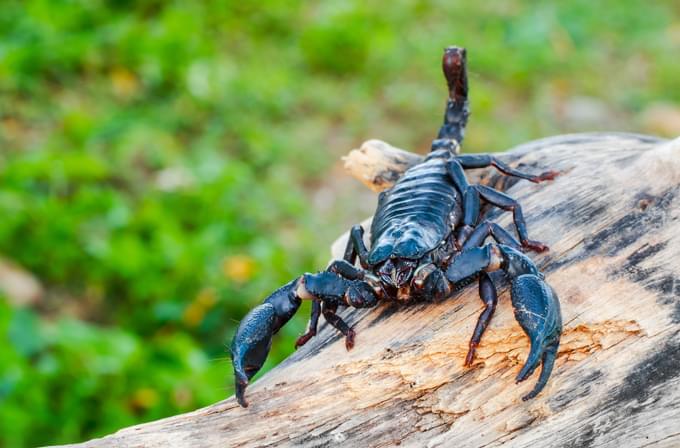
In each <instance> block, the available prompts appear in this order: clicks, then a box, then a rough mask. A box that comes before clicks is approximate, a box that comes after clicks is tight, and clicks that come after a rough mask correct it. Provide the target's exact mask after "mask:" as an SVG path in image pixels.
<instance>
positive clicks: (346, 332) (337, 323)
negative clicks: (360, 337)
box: [323, 303, 356, 350]
mask: <svg viewBox="0 0 680 448" xmlns="http://www.w3.org/2000/svg"><path fill="white" fill-rule="evenodd" d="M337 310H338V305H337V304H336V303H330V304H326V303H324V305H323V317H325V318H326V322H328V323H329V324H331V325H332V326H333V328H335V329H336V330H338V331H339V332H340V333H342V334H343V336H345V348H346V349H347V350H352V348H353V347H354V338H355V337H356V333H355V332H354V330H352V329H351V328H350V326H349V325H347V323H346V322H345V321H344V320H342V318H341V317H340V316H338V315H337V314H335V312H336V311H337Z"/></svg>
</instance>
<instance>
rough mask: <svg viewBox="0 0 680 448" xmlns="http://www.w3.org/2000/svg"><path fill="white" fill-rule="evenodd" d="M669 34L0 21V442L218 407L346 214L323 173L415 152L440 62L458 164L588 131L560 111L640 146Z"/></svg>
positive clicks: (610, 15) (0, 17) (219, 4)
mask: <svg viewBox="0 0 680 448" xmlns="http://www.w3.org/2000/svg"><path fill="white" fill-rule="evenodd" d="M674 14H675V15H674ZM674 18H675V19H674ZM677 23H678V21H677V7H676V6H675V5H674V4H673V3H672V2H670V1H661V2H654V3H649V2H641V1H633V2H625V3H622V2H614V1H604V2H598V3H593V2H586V1H583V0H578V1H567V2H559V3H550V2H547V3H536V2H529V1H519V0H518V1H510V2H504V3H503V4H502V5H500V4H493V5H492V4H487V3H484V2H443V1H441V2H432V3H423V2H416V1H399V2H390V3H383V4H378V3H372V2H360V1H349V2H345V1H331V2H321V3H320V4H316V3H313V2H312V3H308V2H290V1H282V0H263V1H260V2H257V3H253V4H249V3H248V2H232V1H228V0H223V1H214V2H181V1H171V2H160V1H156V0H145V1H141V2H131V1H105V0H87V1H86V0H27V1H19V0H8V1H5V2H3V6H2V14H0V95H1V96H0V98H1V101H0V216H2V219H1V220H0V254H2V256H3V257H4V258H8V259H10V260H12V261H13V262H14V263H17V264H18V265H20V266H21V267H22V268H23V269H26V270H27V271H29V272H31V273H32V274H33V275H35V276H36V277H37V278H38V279H39V280H40V282H41V283H42V284H43V285H44V287H45V289H46V293H45V294H44V296H43V297H42V298H41V299H40V300H39V302H38V303H37V304H35V305H34V306H31V307H19V306H17V305H12V303H13V301H11V300H9V298H8V297H0V332H1V333H0V445H4V446H24V445H36V444H46V443H65V442H75V441H79V440H84V439H87V438H91V437H95V436H101V435H103V434H106V433H109V432H112V431H114V430H116V429H118V428H120V427H123V426H127V425H131V424H133V423H138V422H142V421H148V420H151V419H156V418H160V417H163V416H167V415H172V414H176V413H178V412H182V411H187V410H190V409H194V408H196V407H198V406H203V405H206V404H209V403H212V402H214V401H217V400H219V399H222V398H224V397H226V396H227V395H229V394H231V391H232V389H231V387H232V386H231V368H230V366H229V362H228V358H227V352H226V349H225V344H226V342H227V341H228V340H229V339H230V337H231V335H232V334H233V331H234V330H235V326H236V323H237V322H238V320H239V319H240V318H241V317H242V316H243V315H244V314H245V313H246V312H247V310H248V309H250V308H252V307H253V306H255V304H257V303H258V302H259V301H261V300H262V298H263V297H265V296H266V295H267V294H268V293H269V292H271V291H272V290H274V289H275V288H276V287H278V286H279V285H281V284H283V283H285V282H287V281H288V280H290V279H292V278H293V277H294V276H296V275H298V274H299V273H302V272H305V271H313V270H317V269H318V268H320V267H322V266H324V265H325V262H326V261H327V256H328V250H327V248H328V245H329V243H330V241H331V239H332V238H333V237H334V236H336V235H337V234H339V233H340V232H342V231H344V230H345V229H346V228H347V226H348V225H349V224H351V223H354V222H357V221H359V220H361V219H363V218H364V217H365V216H363V215H361V216H357V215H356V214H353V212H354V211H356V210H357V207H356V204H353V203H352V200H351V195H344V196H343V193H342V192H338V191H334V194H335V195H336V196H332V197H331V198H330V199H322V200H321V201H322V202H325V201H328V200H331V201H333V202H332V205H333V207H332V209H333V210H331V211H329V210H328V207H324V205H327V204H319V199H318V198H317V197H316V190H318V189H320V188H322V187H324V188H328V187H327V186H328V185H329V182H328V179H327V177H328V174H327V173H329V171H330V169H331V167H332V164H333V163H335V161H336V160H337V157H338V156H339V155H340V154H342V153H344V152H345V151H347V150H348V149H350V148H351V147H352V145H356V144H358V143H360V142H361V141H362V140H364V139H367V138H372V137H380V138H384V139H385V140H388V141H390V142H391V143H393V144H395V145H397V146H401V147H406V148H411V149H415V150H423V151H424V150H426V149H427V147H428V143H429V141H430V140H431V138H432V136H433V135H434V133H435V132H436V130H437V128H438V126H439V121H440V117H441V113H442V112H443V106H444V94H445V88H444V84H443V81H442V79H441V74H440V68H439V58H440V55H441V49H442V47H444V46H446V45H448V44H452V43H455V44H459V45H463V46H466V47H468V48H469V59H470V65H471V70H472V73H471V95H472V108H473V116H472V120H471V123H470V128H469V132H468V139H467V140H466V148H467V150H468V151H489V150H500V149H504V148H507V147H509V146H512V145H513V144H516V143H520V142H522V141H525V140H528V139H530V138H536V137H539V136H543V135H549V134H554V133H560V132H565V131H573V130H592V129H598V128H599V126H600V125H601V124H599V123H593V124H591V125H588V124H586V125H585V129H584V126H583V124H582V123H581V124H579V125H578V126H576V125H574V124H573V123H570V122H568V121H565V120H563V119H562V114H561V112H560V111H561V110H562V108H563V106H564V104H563V103H564V101H565V98H569V97H572V96H587V97H598V98H600V99H601V101H602V102H603V103H604V104H606V105H609V107H610V108H611V112H612V115H613V116H615V117H619V118H618V119H619V120H620V121H618V122H616V123H618V124H620V126H621V129H622V130H624V129H625V130H640V126H641V122H640V121H639V120H638V116H639V112H640V111H641V110H643V109H644V108H645V106H646V105H647V104H648V103H650V102H653V101H659V100H663V101H680V66H679V65H678V64H677V63H675V60H674V57H675V55H677V51H678V47H679V46H680V37H679V36H680V30H679V29H678V25H677ZM333 185H335V184H333ZM332 188H336V187H332ZM315 198H316V199H315ZM343 198H344V200H343ZM347 198H350V199H347ZM305 314H306V310H302V312H300V313H299V316H298V317H297V318H296V320H295V321H294V322H292V323H291V324H290V325H289V326H287V327H285V328H284V330H282V334H281V335H280V336H279V337H278V338H277V340H276V342H275V345H274V348H273V352H272V356H271V359H270V361H269V363H268V365H267V368H269V367H271V366H272V365H275V364H276V363H277V362H279V361H280V360H281V359H283V358H284V357H285V356H286V355H287V354H288V353H289V352H290V351H291V347H292V341H293V340H294V338H295V336H296V335H297V334H299V333H300V332H301V331H302V328H303V325H304V321H305V316H304V315H305Z"/></svg>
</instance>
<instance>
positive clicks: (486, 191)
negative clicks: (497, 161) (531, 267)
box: [473, 185, 548, 252]
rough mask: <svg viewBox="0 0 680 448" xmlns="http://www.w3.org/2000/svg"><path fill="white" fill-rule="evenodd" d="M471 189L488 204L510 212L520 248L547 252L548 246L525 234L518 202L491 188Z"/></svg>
mask: <svg viewBox="0 0 680 448" xmlns="http://www.w3.org/2000/svg"><path fill="white" fill-rule="evenodd" d="M473 188H474V189H475V190H476V191H477V192H478V193H479V195H480V196H481V197H482V198H483V199H484V200H486V201H487V202H488V203H489V204H491V205H495V206H497V207H500V208H502V209H503V210H507V211H511V212H512V218H513V221H514V222H515V227H516V228H517V234H518V235H519V240H520V241H521V243H522V247H526V248H527V249H531V250H533V251H535V252H545V251H546V250H548V246H546V245H545V244H543V243H541V242H538V241H534V240H530V239H529V235H528V234H527V224H526V221H525V220H524V214H523V213H522V206H521V205H520V204H519V202H517V201H516V200H515V199H513V198H512V197H510V196H508V195H507V194H505V193H501V192H500V191H497V190H494V189H493V188H491V187H487V186H484V185H475V186H474V187H473Z"/></svg>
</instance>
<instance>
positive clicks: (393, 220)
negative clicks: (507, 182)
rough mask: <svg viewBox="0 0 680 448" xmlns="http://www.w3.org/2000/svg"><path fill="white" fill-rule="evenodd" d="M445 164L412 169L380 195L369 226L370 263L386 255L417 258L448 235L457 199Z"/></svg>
mask: <svg viewBox="0 0 680 448" xmlns="http://www.w3.org/2000/svg"><path fill="white" fill-rule="evenodd" d="M446 162H447V159H446V158H433V159H430V160H427V161H426V162H424V163H422V164H419V165H416V166H414V167H413V168H411V169H409V170H408V171H406V172H405V173H404V175H403V176H402V177H401V178H400V179H399V180H398V181H397V183H396V184H395V185H394V186H393V187H392V188H391V189H390V190H388V191H386V192H385V193H384V194H383V195H382V197H381V198H380V203H381V206H380V207H378V212H377V214H376V215H375V217H374V218H373V224H372V225H371V252H370V254H369V257H368V262H369V263H370V264H377V263H380V262H382V261H384V260H386V259H387V258H389V257H390V256H396V257H400V258H410V259H418V258H421V257H423V256H424V255H425V254H427V253H428V252H430V251H432V250H434V249H435V248H436V247H437V246H438V245H439V244H440V243H441V242H442V241H443V240H444V239H446V237H447V236H448V235H449V233H450V232H451V230H452V221H453V222H454V223H455V222H457V221H458V220H459V219H460V216H461V210H460V203H461V200H460V196H459V193H458V191H457V190H456V188H455V187H454V185H453V183H452V181H451V179H450V177H449V174H448V172H447V170H446Z"/></svg>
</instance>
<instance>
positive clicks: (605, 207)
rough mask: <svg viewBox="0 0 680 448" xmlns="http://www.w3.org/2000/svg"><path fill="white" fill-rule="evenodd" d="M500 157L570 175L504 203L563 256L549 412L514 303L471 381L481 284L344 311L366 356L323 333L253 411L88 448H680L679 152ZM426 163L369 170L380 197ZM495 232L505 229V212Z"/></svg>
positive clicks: (520, 151)
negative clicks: (527, 365)
mask: <svg viewBox="0 0 680 448" xmlns="http://www.w3.org/2000/svg"><path fill="white" fill-rule="evenodd" d="M379 153H380V151H378V152H377V153H375V154H373V157H374V161H375V163H372V162H366V160H365V157H364V155H362V154H357V153H355V154H354V155H350V156H349V159H352V158H353V157H355V158H356V157H357V155H358V156H359V158H362V157H363V159H362V160H363V162H361V163H359V164H356V163H355V164H354V165H352V163H351V162H350V167H351V166H355V167H356V166H361V164H362V163H363V164H364V165H366V166H369V165H370V166H372V167H373V168H375V167H379V166H381V163H382V162H381V158H380V156H379ZM390 157H392V156H390ZM392 158H393V157H392ZM397 158H398V157H397ZM503 158H504V159H505V160H509V161H513V163H514V164H515V165H516V166H521V167H524V168H525V169H527V170H532V171H536V172H540V171H543V170H544V169H547V168H551V169H558V170H560V171H561V172H562V173H563V174H562V175H561V176H560V177H558V178H557V180H555V181H553V182H546V183H543V184H538V185H535V184H531V183H528V182H524V181H520V182H513V183H512V185H511V186H509V190H508V191H509V193H510V194H511V195H512V196H514V197H515V198H517V199H518V200H519V201H520V202H521V203H522V205H523V207H524V211H525V216H526V217H527V221H528V228H529V232H530V236H531V237H533V238H535V239H538V240H540V241H543V242H546V243H548V244H549V245H550V247H551V250H550V252H549V253H547V254H542V255H533V257H534V259H535V260H536V261H537V264H538V265H539V267H541V269H542V270H543V272H545V273H546V278H547V280H548V282H549V283H550V284H551V285H553V287H554V288H555V290H556V291H557V292H558V294H559V296H560V298H561V303H562V312H563V317H564V323H565V325H564V326H565V330H564V334H563V337H562V345H561V347H560V351H559V357H558V360H557V363H556V367H555V370H554V373H553V376H552V378H551V380H550V382H549V383H548V386H547V387H546V389H545V390H544V391H543V392H542V393H541V394H540V395H539V396H538V397H537V398H535V399H534V400H531V401H528V402H522V401H521V399H520V397H521V396H522V395H523V394H525V393H526V392H527V391H528V390H529V389H530V388H531V387H532V385H533V381H535V378H531V379H530V380H528V381H527V382H526V383H523V384H521V385H515V384H514V381H513V378H514V376H515V375H516V374H517V372H518V370H519V368H520V366H521V364H522V363H523V362H524V360H525V357H526V355H527V353H528V350H529V343H528V340H527V338H526V337H525V335H524V334H523V333H522V331H521V329H520V327H519V326H518V324H517V323H516V322H515V320H514V318H513V316H512V309H511V305H510V300H509V297H508V291H507V288H505V287H503V289H502V294H501V297H500V304H499V307H498V310H497V312H496V316H495V317H494V319H493V321H492V323H491V326H490V328H489V330H488V331H487V333H486V335H485V337H484V339H483V340H482V345H481V346H480V348H479V350H478V356H477V360H476V363H475V365H474V366H473V367H472V368H469V369H466V368H464V367H463V359H464V357H465V354H466V351H467V343H468V339H469V337H470V335H471V333H472V330H473V328H474V324H475V321H476V319H477V316H478V314H479V312H480V310H481V302H480V301H479V299H478V297H477V291H476V288H475V287H474V286H470V287H468V288H467V289H465V290H464V291H462V292H461V293H459V294H458V295H457V296H455V297H453V298H451V299H449V300H447V301H445V302H443V303H439V304H422V305H415V306H408V307H396V306H390V305H387V304H386V305H382V306H380V307H378V308H376V309H373V310H362V311H344V312H343V313H342V315H343V316H346V317H347V316H349V321H350V322H351V324H353V325H354V326H355V328H356V330H357V335H358V336H357V340H356V346H355V348H354V349H353V350H352V351H351V352H349V353H348V352H346V351H345V348H344V344H343V343H342V341H341V340H340V338H339V336H338V335H337V333H336V331H335V330H333V329H329V328H328V326H324V327H323V329H322V331H321V332H320V335H319V336H317V337H316V338H315V339H313V340H312V341H311V342H310V343H309V344H307V345H306V346H305V347H303V348H302V349H300V350H299V351H298V352H296V353H295V354H294V355H292V356H291V357H290V358H288V359H287V360H286V361H285V362H284V363H282V364H281V365H279V366H278V367H276V368H275V369H274V370H272V371H271V372H269V373H268V374H267V375H265V376H263V377H262V378H261V379H260V380H259V381H257V382H255V383H254V384H253V385H252V386H251V387H250V388H249V390H248V398H249V401H250V403H251V405H250V407H249V408H248V409H242V408H240V407H239V406H238V405H237V404H236V401H235V400H234V399H233V398H229V399H226V400H224V401H222V402H219V403H217V404H215V405H212V406H209V407H207V408H204V409H199V410H197V411H195V412H192V413H188V414H184V415H179V416H175V417H172V418H168V419H164V420H160V421H158V422H153V423H149V424H145V425H139V426H135V427H131V428H127V429H123V430H121V431H119V432H117V433H115V434H113V435H111V436H108V437H106V438H103V439H98V440H93V441H90V442H88V443H85V444H84V445H81V446H87V447H100V446H134V447H165V446H187V447H189V446H191V447H197V446H214V447H225V446H252V447H256V446H257V447H260V446H308V447H312V446H314V447H316V446H348V447H366V446H393V445H396V444H400V445H401V446H414V447H420V446H428V447H439V446H454V447H479V446H489V447H495V446H500V445H502V444H505V446H512V447H532V448H536V447H545V446H550V447H595V446H597V447H616V448H620V447H646V446H655V447H677V446H680V300H679V298H678V297H679V296H680V139H679V140H675V141H672V142H661V141H659V140H656V139H654V138H651V137H643V136H637V135H629V134H607V135H604V134H584V135H571V136H562V137H556V138H551V139H546V140H540V141H536V142H533V143H529V144H526V145H523V146H521V147H519V148H517V149H516V150H514V151H512V152H511V153H508V154H506V155H504V156H503ZM388 159H389V157H388ZM416 160H417V159H415V158H413V157H409V158H408V160H407V161H406V162H405V163H398V161H397V163H396V164H395V161H394V160H391V162H390V163H392V165H391V168H390V169H389V170H387V171H384V170H383V172H382V174H380V172H381V169H377V170H373V171H371V172H372V173H374V174H373V175H374V177H375V178H376V179H378V182H377V183H379V184H380V187H381V188H382V187H385V186H386V185H388V184H389V182H390V179H393V178H394V168H395V167H397V169H404V168H405V167H406V166H407V165H408V164H409V163H413V162H414V161H416ZM479 171H480V173H481V177H482V179H483V181H484V182H487V183H492V184H497V183H498V182H499V180H500V177H499V176H497V175H495V174H494V173H493V171H492V170H479ZM366 172H367V171H366V169H365V168H359V169H358V173H359V177H362V173H364V174H365V173H366ZM375 173H379V175H377V176H375ZM354 174H355V175H356V174H357V172H354ZM364 177H365V176H364ZM368 178H369V179H370V176H369V177H368ZM369 183H371V182H369ZM490 216H492V217H494V218H495V219H497V220H498V222H500V223H502V224H503V225H505V226H506V227H507V226H508V225H509V224H510V216H509V214H508V213H500V212H498V211H495V210H491V211H490ZM337 247H339V245H338V244H336V248H337ZM336 254H337V249H336ZM274 287H275V285H272V289H273V288H274ZM230 373H231V372H226V371H225V377H227V376H229V375H230Z"/></svg>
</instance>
